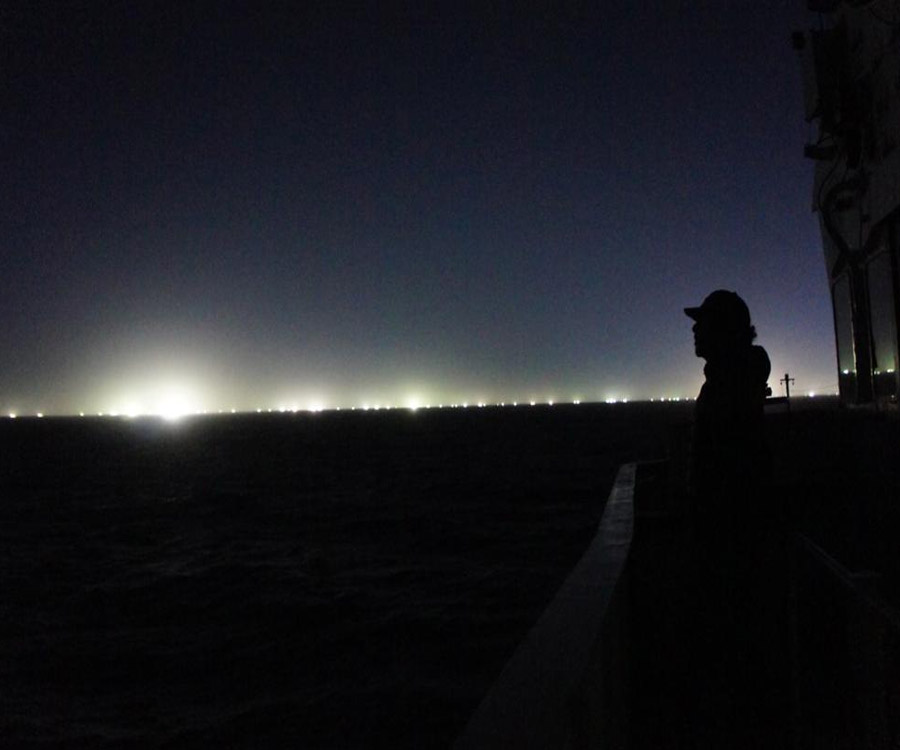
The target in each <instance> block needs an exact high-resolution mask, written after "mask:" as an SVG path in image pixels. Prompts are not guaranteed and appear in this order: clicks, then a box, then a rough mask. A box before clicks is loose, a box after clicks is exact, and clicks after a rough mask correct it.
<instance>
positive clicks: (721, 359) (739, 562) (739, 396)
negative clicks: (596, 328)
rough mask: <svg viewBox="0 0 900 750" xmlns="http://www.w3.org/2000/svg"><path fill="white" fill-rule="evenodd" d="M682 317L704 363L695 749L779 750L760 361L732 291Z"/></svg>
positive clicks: (764, 360) (775, 609)
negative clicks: (690, 323) (759, 749)
mask: <svg viewBox="0 0 900 750" xmlns="http://www.w3.org/2000/svg"><path fill="white" fill-rule="evenodd" d="M685 313H686V314H687V315H688V316H689V317H690V318H692V319H693V320H694V321H695V322H694V327H693V331H694V350H695V352H696V354H697V356H698V357H702V358H703V359H705V360H706V365H705V367H704V368H703V372H704V375H705V377H706V379H705V382H704V383H703V387H702V388H701V390H700V394H699V395H698V397H697V403H696V407H695V419H694V436H693V444H692V457H691V458H692V460H691V475H690V484H691V489H692V492H693V499H694V517H693V528H694V533H693V553H694V554H693V560H694V564H693V566H692V568H693V573H692V578H693V581H692V583H691V584H690V586H691V587H692V588H693V591H694V596H693V602H694V604H693V608H694V611H693V613H692V615H693V617H692V623H691V624H692V628H693V634H692V638H693V640H694V651H693V653H694V658H695V664H694V665H692V667H691V669H690V671H691V674H690V675H686V676H687V677H689V679H691V680H692V681H693V683H694V685H693V687H694V689H695V690H696V693H695V695H694V707H695V708H694V712H695V715H694V717H693V723H694V726H695V731H696V733H697V734H698V735H699V736H698V737H696V740H697V744H696V747H763V746H766V747H779V746H783V738H782V739H780V740H779V739H777V737H778V735H779V732H781V731H782V730H783V718H784V695H785V693H784V689H783V688H784V683H783V681H782V680H781V678H780V676H779V675H780V671H779V670H781V669H782V666H783V664H784V662H785V658H784V653H783V650H782V647H783V640H782V639H781V635H780V634H781V632H782V627H781V623H782V621H781V617H782V614H781V609H782V607H781V603H782V601H783V599H782V597H781V593H780V588H779V586H778V585H777V584H776V583H775V581H776V579H777V576H778V574H779V573H778V568H779V566H780V565H781V560H780V558H778V554H777V552H774V550H777V549H778V542H777V540H776V536H777V533H778V524H777V522H776V521H775V519H776V518H777V513H775V512H774V511H775V509H774V508H772V507H770V503H769V502H768V500H769V497H770V496H771V493H770V492H767V491H766V488H767V486H768V480H769V473H770V464H771V460H770V454H769V449H768V445H767V441H766V436H765V425H764V416H763V406H764V404H765V400H766V397H767V396H768V395H769V394H770V393H771V391H770V389H769V387H768V384H767V379H768V377H769V373H770V370H771V367H770V364H769V357H768V355H767V354H766V351H765V349H763V348H762V347H760V346H756V345H754V343H753V342H754V340H755V339H756V330H755V329H754V327H753V325H752V323H751V320H750V311H749V310H748V308H747V305H746V303H745V302H744V301H743V300H742V299H741V298H740V297H739V296H738V295H737V294H736V293H735V292H731V291H726V290H722V289H720V290H717V291H715V292H713V293H712V294H710V295H709V296H708V297H707V298H706V299H705V300H704V301H703V303H702V304H701V305H700V306H699V307H688V308H685ZM723 743H724V744H723Z"/></svg>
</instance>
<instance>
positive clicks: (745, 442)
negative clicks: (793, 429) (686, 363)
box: [684, 289, 772, 513]
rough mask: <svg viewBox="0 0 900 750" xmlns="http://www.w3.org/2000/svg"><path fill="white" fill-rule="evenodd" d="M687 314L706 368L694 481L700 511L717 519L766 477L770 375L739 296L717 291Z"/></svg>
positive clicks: (694, 451) (696, 427) (699, 402)
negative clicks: (765, 413) (765, 407)
mask: <svg viewBox="0 0 900 750" xmlns="http://www.w3.org/2000/svg"><path fill="white" fill-rule="evenodd" d="M684 311H685V313H686V314H687V315H688V317H690V318H691V319H693V320H694V326H693V331H694V352H695V353H696V355H697V356H698V357H702V358H703V359H705V360H706V365H705V367H704V368H703V374H704V376H705V382H704V383H703V387H702V388H701V389H700V394H699V395H698V396H697V404H696V410H695V421H694V438H693V446H692V463H691V477H690V479H691V485H692V488H693V491H694V493H695V495H696V498H697V501H698V503H699V504H700V507H699V508H698V511H699V512H702V513H716V512H717V511H719V510H724V508H723V507H722V506H724V505H725V504H728V505H730V506H731V507H732V508H733V506H734V500H735V498H734V495H735V493H737V494H738V495H741V496H744V495H746V492H747V490H750V489H752V488H753V487H755V486H756V485H758V484H759V482H760V480H761V479H763V477H764V475H765V472H766V471H767V470H768V449H767V446H766V440H765V434H764V429H763V405H764V404H765V400H766V397H767V396H768V395H770V394H771V390H770V389H769V386H768V382H767V381H768V379H769V374H770V372H771V369H772V368H771V365H770V363H769V356H768V354H766V350H765V349H763V348H762V347H761V346H756V345H754V343H753V342H754V340H755V339H756V329H755V328H754V327H753V325H752V323H751V321H750V310H749V309H748V308H747V304H746V303H745V302H744V300H742V299H741V298H740V297H739V296H738V295H737V294H736V293H735V292H731V291H726V290H724V289H719V290H716V291H715V292H713V293H712V294H710V295H709V296H708V297H707V298H706V299H705V300H703V304H701V305H700V306H699V307H686V308H685V310H684ZM761 472H762V473H761ZM723 493H724V494H725V495H727V496H729V498H727V499H726V497H723V496H722V495H723Z"/></svg>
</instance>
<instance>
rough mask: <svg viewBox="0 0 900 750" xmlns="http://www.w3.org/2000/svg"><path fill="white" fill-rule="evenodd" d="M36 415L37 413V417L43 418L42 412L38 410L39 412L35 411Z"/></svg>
mask: <svg viewBox="0 0 900 750" xmlns="http://www.w3.org/2000/svg"><path fill="white" fill-rule="evenodd" d="M37 415H38V419H43V418H44V414H43V412H40V411H39V412H38V413H37Z"/></svg>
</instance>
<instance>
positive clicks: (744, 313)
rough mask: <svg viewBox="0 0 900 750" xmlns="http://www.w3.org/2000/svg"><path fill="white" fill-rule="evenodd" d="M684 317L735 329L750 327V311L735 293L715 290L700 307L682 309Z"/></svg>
mask: <svg viewBox="0 0 900 750" xmlns="http://www.w3.org/2000/svg"><path fill="white" fill-rule="evenodd" d="M684 312H685V315H687V316H688V317H689V318H693V319H694V320H710V321H715V322H717V323H720V324H725V325H729V326H735V327H743V326H749V325H750V309H749V308H748V307H747V303H746V302H744V300H742V299H741V298H740V297H739V296H738V294H737V293H736V292H730V291H728V290H727V289H716V291H714V292H712V293H711V294H710V295H709V296H707V298H706V299H705V300H703V303H702V304H701V305H700V307H686V308H684Z"/></svg>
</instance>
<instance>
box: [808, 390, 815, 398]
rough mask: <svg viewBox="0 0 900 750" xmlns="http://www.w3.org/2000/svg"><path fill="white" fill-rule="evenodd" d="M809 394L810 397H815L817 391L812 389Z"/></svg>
mask: <svg viewBox="0 0 900 750" xmlns="http://www.w3.org/2000/svg"><path fill="white" fill-rule="evenodd" d="M807 395H808V396H809V397H810V398H815V397H816V392H815V391H810V392H809V393H808V394H807Z"/></svg>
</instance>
